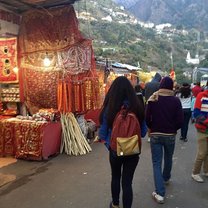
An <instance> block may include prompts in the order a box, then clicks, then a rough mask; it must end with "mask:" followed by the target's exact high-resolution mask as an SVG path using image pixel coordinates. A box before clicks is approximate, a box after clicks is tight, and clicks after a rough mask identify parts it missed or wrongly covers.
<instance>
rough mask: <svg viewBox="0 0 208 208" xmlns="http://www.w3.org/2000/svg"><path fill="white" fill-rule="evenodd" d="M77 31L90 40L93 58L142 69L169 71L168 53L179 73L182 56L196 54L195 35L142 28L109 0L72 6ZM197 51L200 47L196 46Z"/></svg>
mask: <svg viewBox="0 0 208 208" xmlns="http://www.w3.org/2000/svg"><path fill="white" fill-rule="evenodd" d="M75 9H76V11H77V17H78V19H79V24H80V30H81V31H82V32H83V34H84V35H85V36H86V37H88V38H91V39H93V48H94V52H95V56H96V58H98V59H100V58H103V60H105V59H106V58H108V60H112V61H115V62H122V63H126V64H131V65H135V66H136V65H137V64H138V62H139V63H140V65H141V67H142V68H143V69H145V70H153V69H160V70H162V71H167V73H168V72H169V70H170V68H171V67H172V66H171V59H170V54H171V52H172V54H173V60H174V68H175V70H176V71H177V73H180V74H182V69H183V68H187V67H188V66H187V64H186V61H185V59H186V54H187V50H189V51H190V52H191V54H192V56H193V54H195V53H196V41H195V40H196V33H195V31H191V32H187V31H185V33H184V31H183V30H176V29H175V28H173V27H170V28H166V29H165V30H164V31H159V33H158V31H157V30H156V29H155V28H146V27H144V26H143V25H145V24H144V23H141V22H138V21H136V19H135V17H134V16H132V15H131V14H130V13H129V12H127V11H125V10H124V9H123V8H121V7H119V6H118V5H116V4H115V3H113V1H111V0H97V1H92V0H91V1H89V2H88V1H87V2H84V3H82V2H81V1H80V2H79V3H78V4H76V5H75ZM198 49H199V51H200V46H198Z"/></svg>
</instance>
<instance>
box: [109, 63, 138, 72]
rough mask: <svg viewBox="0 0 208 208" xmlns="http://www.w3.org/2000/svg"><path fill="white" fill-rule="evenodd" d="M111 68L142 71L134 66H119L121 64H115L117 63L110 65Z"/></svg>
mask: <svg viewBox="0 0 208 208" xmlns="http://www.w3.org/2000/svg"><path fill="white" fill-rule="evenodd" d="M112 67H116V68H123V69H128V70H129V71H138V70H142V69H141V68H139V67H136V66H132V65H129V64H121V63H117V62H116V63H114V64H112Z"/></svg>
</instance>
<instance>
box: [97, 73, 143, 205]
mask: <svg viewBox="0 0 208 208" xmlns="http://www.w3.org/2000/svg"><path fill="white" fill-rule="evenodd" d="M123 105H126V106H128V110H129V111H131V112H133V113H134V114H135V115H136V116H137V119H138V121H139V124H140V126H141V127H140V128H141V136H142V137H144V136H145V134H146V129H145V126H144V106H143V104H142V103H141V101H140V100H139V99H138V98H137V96H136V93H135V90H134V88H133V86H132V84H131V83H130V81H129V80H128V79H127V78H126V77H124V76H120V77H117V78H116V79H115V80H114V82H113V83H112V85H111V87H110V89H109V91H108V93H107V94H106V97H105V100H104V103H103V106H102V110H101V113H100V124H101V126H100V129H99V139H100V140H102V141H104V142H105V145H106V146H107V148H108V149H109V160H110V166H111V175H112V179H111V194H112V202H111V204H110V208H119V195H120V189H121V187H120V184H121V182H122V190H123V197H122V199H123V208H131V206H132V201H133V190H132V180H133V176H134V172H135V169H136V167H137V164H138V161H139V154H135V155H131V156H117V154H116V152H115V151H114V150H112V149H111V147H110V139H111V132H112V126H113V122H114V119H115V117H116V115H117V113H118V112H119V111H120V110H121V107H122V106H123Z"/></svg>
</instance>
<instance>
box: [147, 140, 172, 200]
mask: <svg viewBox="0 0 208 208" xmlns="http://www.w3.org/2000/svg"><path fill="white" fill-rule="evenodd" d="M150 145H151V152H152V163H153V172H154V181H155V188H156V189H155V191H156V193H160V195H161V196H165V183H167V182H168V181H169V179H170V178H171V170H172V158H173V153H174V149H175V136H152V137H151V139H150ZM163 151H164V168H163V167H162V166H161V165H162V159H163ZM164 182H165V183H164Z"/></svg>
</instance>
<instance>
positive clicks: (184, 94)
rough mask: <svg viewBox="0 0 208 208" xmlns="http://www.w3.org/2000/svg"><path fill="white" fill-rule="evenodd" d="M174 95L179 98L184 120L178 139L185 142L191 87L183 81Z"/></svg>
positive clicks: (189, 111)
mask: <svg viewBox="0 0 208 208" xmlns="http://www.w3.org/2000/svg"><path fill="white" fill-rule="evenodd" d="M176 96H177V97H178V98H179V99H180V101H181V105H182V108H183V115H184V121H183V125H182V127H181V136H180V140H182V141H184V142H187V141H188V138H187V133H188V126H189V121H190V118H191V98H192V95H191V87H190V85H189V84H188V83H183V85H182V87H181V88H180V90H179V92H178V93H177V94H176Z"/></svg>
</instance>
